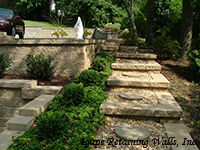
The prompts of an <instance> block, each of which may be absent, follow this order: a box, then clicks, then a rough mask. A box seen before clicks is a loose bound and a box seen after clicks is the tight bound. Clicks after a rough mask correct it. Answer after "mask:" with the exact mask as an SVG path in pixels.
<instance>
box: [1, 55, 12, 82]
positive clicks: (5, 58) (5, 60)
mask: <svg viewBox="0 0 200 150" xmlns="http://www.w3.org/2000/svg"><path fill="white" fill-rule="evenodd" d="M11 63H12V59H11V58H10V57H9V55H8V54H7V53H5V52H4V53H1V54H0V78H1V77H3V76H4V72H5V70H6V69H7V68H9V67H10V66H11Z"/></svg>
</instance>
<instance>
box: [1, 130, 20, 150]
mask: <svg viewBox="0 0 200 150" xmlns="http://www.w3.org/2000/svg"><path fill="white" fill-rule="evenodd" d="M23 133H24V132H23V131H14V130H5V131H3V132H2V133H1V134H0V150H6V149H7V148H8V147H9V146H10V145H11V144H12V143H13V141H12V137H13V136H14V137H16V138H17V137H18V136H21V135H22V134H23Z"/></svg>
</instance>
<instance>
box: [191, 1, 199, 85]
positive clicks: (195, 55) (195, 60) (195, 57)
mask: <svg viewBox="0 0 200 150" xmlns="http://www.w3.org/2000/svg"><path fill="white" fill-rule="evenodd" d="M193 14H194V16H193V39H192V49H191V50H190V51H189V61H190V67H189V69H190V71H191V75H192V76H193V79H194V81H195V82H198V83H200V44H199V43H200V34H199V32H200V24H199V20H200V1H198V0H194V13H193Z"/></svg>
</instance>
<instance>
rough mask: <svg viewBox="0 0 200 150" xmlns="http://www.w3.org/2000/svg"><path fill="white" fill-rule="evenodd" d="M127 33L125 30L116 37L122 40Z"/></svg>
mask: <svg viewBox="0 0 200 150" xmlns="http://www.w3.org/2000/svg"><path fill="white" fill-rule="evenodd" d="M128 33H129V30H128V29H127V28H126V29H124V30H123V32H122V33H121V34H120V35H119V36H118V37H119V38H124V37H125V36H126V35H127V34H128Z"/></svg>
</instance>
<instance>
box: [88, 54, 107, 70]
mask: <svg viewBox="0 0 200 150" xmlns="http://www.w3.org/2000/svg"><path fill="white" fill-rule="evenodd" d="M107 65H108V63H107V60H106V59H105V58H102V57H96V58H95V59H94V60H93V66H92V69H94V70H96V71H98V72H100V71H106V67H107Z"/></svg>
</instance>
